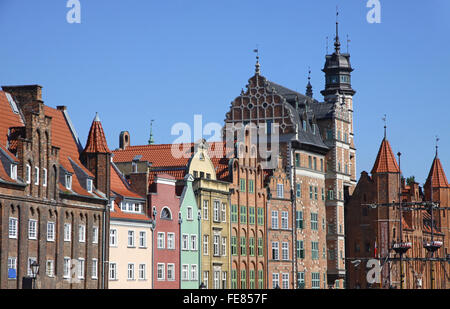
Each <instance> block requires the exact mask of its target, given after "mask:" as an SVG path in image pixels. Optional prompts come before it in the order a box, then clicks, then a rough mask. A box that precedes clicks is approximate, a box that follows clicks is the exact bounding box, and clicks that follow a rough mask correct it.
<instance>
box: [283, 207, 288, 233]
mask: <svg viewBox="0 0 450 309" xmlns="http://www.w3.org/2000/svg"><path fill="white" fill-rule="evenodd" d="M288 217H289V213H288V212H287V211H283V212H281V228H282V229H284V230H287V229H288V228H289V223H288V222H289V221H288Z"/></svg>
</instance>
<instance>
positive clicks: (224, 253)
mask: <svg viewBox="0 0 450 309" xmlns="http://www.w3.org/2000/svg"><path fill="white" fill-rule="evenodd" d="M221 253H222V255H223V256H225V255H227V238H226V237H222V250H221Z"/></svg>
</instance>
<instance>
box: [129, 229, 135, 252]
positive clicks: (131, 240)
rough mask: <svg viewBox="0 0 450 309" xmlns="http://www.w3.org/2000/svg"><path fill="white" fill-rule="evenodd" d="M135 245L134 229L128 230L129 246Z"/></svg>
mask: <svg viewBox="0 0 450 309" xmlns="http://www.w3.org/2000/svg"><path fill="white" fill-rule="evenodd" d="M134 247H135V245H134V231H128V248H134Z"/></svg>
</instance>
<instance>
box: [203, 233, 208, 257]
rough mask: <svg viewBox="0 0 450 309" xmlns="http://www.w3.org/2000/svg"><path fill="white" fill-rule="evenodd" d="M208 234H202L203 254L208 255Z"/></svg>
mask: <svg viewBox="0 0 450 309" xmlns="http://www.w3.org/2000/svg"><path fill="white" fill-rule="evenodd" d="M208 243H209V241H208V235H203V255H208V254H209V253H208Z"/></svg>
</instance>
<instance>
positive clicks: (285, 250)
mask: <svg viewBox="0 0 450 309" xmlns="http://www.w3.org/2000/svg"><path fill="white" fill-rule="evenodd" d="M281 258H282V259H283V260H285V261H286V260H289V243H288V242H283V243H281Z"/></svg>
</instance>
